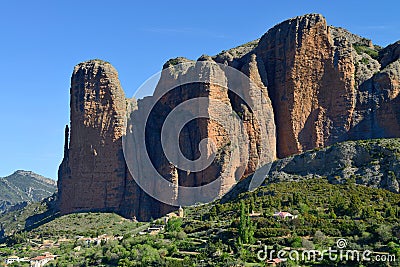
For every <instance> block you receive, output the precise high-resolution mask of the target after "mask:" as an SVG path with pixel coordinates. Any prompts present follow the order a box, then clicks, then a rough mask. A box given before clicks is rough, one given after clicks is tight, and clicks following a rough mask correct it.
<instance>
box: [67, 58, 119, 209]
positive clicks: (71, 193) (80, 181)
mask: <svg viewBox="0 0 400 267" xmlns="http://www.w3.org/2000/svg"><path fill="white" fill-rule="evenodd" d="M125 114H126V100H125V95H124V92H123V90H122V88H121V86H120V83H119V80H118V74H117V71H116V70H115V69H114V68H113V67H112V66H111V65H110V64H109V63H106V62H103V61H98V60H94V61H88V62H84V63H81V64H79V65H77V66H76V67H75V69H74V72H73V74H72V78H71V134H70V141H69V147H68V148H66V152H65V154H66V155H65V157H64V161H63V163H62V165H61V167H60V177H59V190H60V191H61V198H60V210H61V212H62V213H68V212H73V211H87V210H100V211H107V210H118V209H119V206H120V203H121V201H122V198H123V196H124V183H125V171H126V170H125V161H124V157H123V151H122V143H121V138H122V135H123V133H124V118H125Z"/></svg>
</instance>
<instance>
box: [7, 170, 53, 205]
mask: <svg viewBox="0 0 400 267" xmlns="http://www.w3.org/2000/svg"><path fill="white" fill-rule="evenodd" d="M56 191H57V182H56V181H54V180H52V179H49V178H46V177H44V176H41V175H39V174H36V173H34V172H31V171H23V170H18V171H16V172H14V173H13V174H11V175H9V176H7V177H3V178H0V212H1V213H3V212H6V211H8V210H10V209H11V210H13V209H15V208H17V209H18V207H23V206H26V205H27V203H29V202H38V201H41V200H42V199H44V198H46V197H49V196H51V195H53V194H54V193H55V192H56Z"/></svg>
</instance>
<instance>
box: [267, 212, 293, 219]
mask: <svg viewBox="0 0 400 267" xmlns="http://www.w3.org/2000/svg"><path fill="white" fill-rule="evenodd" d="M272 216H274V217H276V218H281V219H290V220H293V219H296V218H297V215H293V214H291V213H290V212H286V211H279V212H275V213H274V215H272Z"/></svg>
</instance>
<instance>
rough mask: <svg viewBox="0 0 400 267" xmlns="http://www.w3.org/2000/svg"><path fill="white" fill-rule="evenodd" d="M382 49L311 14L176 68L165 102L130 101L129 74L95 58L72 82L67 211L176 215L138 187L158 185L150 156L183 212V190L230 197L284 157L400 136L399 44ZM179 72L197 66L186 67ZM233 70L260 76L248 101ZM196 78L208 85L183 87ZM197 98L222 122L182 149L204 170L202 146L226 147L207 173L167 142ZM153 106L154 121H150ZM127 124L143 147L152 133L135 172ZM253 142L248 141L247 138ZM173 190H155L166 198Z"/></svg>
mask: <svg viewBox="0 0 400 267" xmlns="http://www.w3.org/2000/svg"><path fill="white" fill-rule="evenodd" d="M379 50H380V48H378V47H376V46H374V45H373V44H372V42H371V41H370V40H368V39H365V38H362V37H360V36H357V35H355V34H352V33H350V32H348V31H347V30H345V29H342V28H335V27H331V26H328V25H327V22H326V20H325V18H324V17H323V16H321V15H318V14H310V15H305V16H301V17H296V18H293V19H290V20H287V21H285V22H282V23H281V24H278V25H277V26H275V27H273V28H272V29H270V30H269V31H268V32H267V33H266V34H265V35H264V36H262V37H261V39H258V40H255V41H252V42H249V43H247V44H244V45H241V46H238V47H236V48H233V49H230V50H227V51H223V52H221V53H220V54H218V55H216V56H207V55H203V56H201V57H200V58H199V59H198V60H197V61H191V60H188V59H186V58H182V57H180V58H175V59H171V60H169V61H168V62H166V63H165V64H164V66H163V69H164V71H163V73H162V76H161V79H160V81H159V83H158V85H157V89H156V91H155V94H154V95H153V96H151V97H146V98H144V99H141V100H138V101H136V100H127V99H126V98H125V96H124V93H123V91H122V88H121V86H120V84H119V81H118V75H117V72H116V70H115V69H114V68H113V67H112V66H111V65H110V64H109V63H106V62H103V61H99V60H93V61H88V62H84V63H81V64H79V65H78V66H76V68H75V70H74V73H73V75H72V79H71V82H72V84H71V123H70V126H71V130H70V131H69V129H67V130H66V144H65V153H64V159H63V162H62V164H61V166H60V170H59V185H58V187H59V195H60V208H61V212H62V213H68V212H74V211H85V210H101V211H116V212H118V213H120V214H122V215H124V216H126V217H133V216H136V217H137V218H139V219H143V220H146V219H149V218H150V217H153V218H155V217H159V216H161V215H163V214H165V213H167V212H169V211H171V210H173V209H175V208H176V207H173V206H171V205H167V204H163V203H161V202H160V201H158V200H156V199H154V198H152V197H150V196H149V194H148V193H149V192H148V191H146V192H147V193H146V192H145V191H144V190H143V189H142V188H141V187H139V186H138V185H137V180H135V179H134V177H135V178H137V177H139V178H140V179H145V180H146V177H147V175H148V173H150V170H148V169H146V167H145V166H144V164H143V160H144V158H143V153H142V151H144V150H146V153H148V154H149V158H150V161H151V163H152V165H153V166H154V168H155V170H156V172H157V173H154V174H155V175H158V174H160V175H161V176H162V177H163V179H166V180H168V181H170V182H171V183H172V184H173V186H172V187H173V189H171V190H170V191H168V194H169V195H168V198H169V199H170V202H168V203H176V201H177V200H178V199H180V198H181V197H183V196H184V195H185V192H182V191H180V189H178V187H177V186H178V185H180V186H185V187H196V186H201V185H205V184H209V183H211V182H213V181H214V180H215V179H217V177H219V176H220V175H221V174H224V175H225V176H224V177H223V178H222V180H221V184H220V185H219V187H218V188H217V189H218V195H219V196H222V195H223V194H224V193H225V192H227V191H228V190H229V189H230V188H231V187H232V185H233V184H235V183H236V181H237V180H239V179H243V178H244V177H246V176H247V175H249V174H251V173H253V172H254V171H255V170H256V169H257V168H258V167H259V166H260V164H264V163H268V162H270V161H272V160H274V159H275V158H276V157H278V158H283V157H287V156H291V155H294V154H298V153H301V152H304V151H306V150H310V149H314V148H322V147H326V146H329V145H332V144H335V143H337V142H341V141H345V140H358V139H370V138H381V137H399V136H400V110H399V109H398V108H397V107H398V105H399V104H400V103H398V102H399V101H400V100H399V96H398V94H399V79H400V60H399V51H400V50H399V42H397V43H395V44H393V45H390V46H388V47H387V48H384V49H382V50H380V51H379ZM215 62H216V63H220V64H222V65H220V66H218V65H216V64H214V63H215ZM179 63H185V64H184V65H179V66H177V64H179ZM210 63H212V64H210ZM224 66H230V67H232V68H234V69H236V70H238V71H240V72H241V73H243V74H244V75H246V76H247V77H248V78H249V79H247V80H239V84H240V86H239V87H240V90H239V91H240V94H242V95H243V96H244V98H243V97H239V95H238V94H236V93H233V92H232V90H228V89H227V88H230V87H232V86H233V84H232V79H230V78H229V77H228V75H227V70H226V68H227V67H224ZM196 68H199V69H201V75H199V72H196V71H194V70H196ZM196 75H197V76H196ZM237 76H240V75H237ZM188 77H191V78H193V79H203V80H202V83H188V84H183V85H178V86H174V84H176V83H177V82H178V83H179V82H180V81H182V80H185V79H187V78H188ZM215 80H218V82H217V83H215ZM233 80H235V79H233ZM236 82H238V81H236ZM168 86H172V88H171V90H169V91H168V92H167V93H165V92H163V91H162V90H161V89H160V88H162V87H168ZM158 98H159V99H158ZM193 98H205V99H207V101H208V103H206V104H205V105H202V107H200V106H199V105H196V104H193V105H192V106H191V107H190V109H189V110H187V111H188V113H193V114H194V113H195V112H198V111H201V110H202V111H204V112H205V113H206V114H207V115H210V116H211V115H212V116H214V119H213V118H201V119H197V120H193V121H190V122H189V123H187V124H186V125H185V126H184V127H183V128H182V132H181V134H180V136H179V144H178V145H179V148H180V150H181V151H182V154H183V155H184V156H185V157H186V158H187V159H191V160H195V159H197V158H199V157H200V156H201V154H202V153H200V150H199V144H200V143H201V142H200V141H201V140H203V139H206V140H208V141H209V142H210V143H213V144H214V145H211V144H210V143H207V144H206V146H205V148H204V151H203V152H204V153H205V155H207V156H208V157H210V156H211V155H215V156H216V158H215V159H214V161H212V164H211V165H210V166H209V167H208V168H206V169H204V170H202V171H195V172H191V171H187V170H184V169H180V168H179V166H177V165H178V164H176V163H173V162H171V160H170V159H168V157H167V156H166V155H165V153H164V152H165V151H164V150H163V147H162V144H161V128H162V126H163V122H164V121H165V119H166V118H167V116H168V115H169V114H170V113H171V112H172V111H173V110H174V109H176V108H177V107H178V106H180V104H181V103H184V102H186V101H188V100H190V99H193ZM217 102H218V103H223V104H224V108H219V106H218V105H216V104H215V103H217ZM249 103H251V104H249ZM153 105H154V107H153ZM250 106H252V108H250ZM149 108H152V110H151V112H150V117H149V118H148V119H147V120H146V121H144V119H145V118H146V116H145V114H146V112H147V111H149V110H148V109H149ZM127 114H130V115H129V121H130V123H131V125H130V127H131V128H128V129H129V131H132V134H133V136H134V140H139V137H142V136H138V135H137V134H135V132H134V131H135V130H134V129H135V127H139V126H143V127H145V129H146V136H145V138H146V147H145V148H141V147H140V148H137V149H136V150H134V151H133V152H132V153H133V155H134V160H135V165H134V167H133V169H130V168H128V166H127V164H126V158H124V155H123V151H122V137H123V135H124V133H125V130H126V129H125V126H124V119H125V117H126V115H127ZM232 114H233V115H234V116H233V117H235V116H237V117H238V118H239V119H240V121H241V123H240V124H237V122H236V121H235V120H234V119H233V117H232V116H231V115H232ZM212 116H211V117H212ZM229 116H231V117H229ZM218 120H219V121H221V120H223V122H224V123H223V124H221V123H220V122H219V121H218ZM230 132H235V133H236V135H235V134H234V135H230ZM69 133H70V137H69ZM242 134H243V135H244V136H246V137H247V138H248V140H249V142H248V143H247V142H246V141H245V140H244V139H241V136H242ZM135 138H136V139H135ZM237 146H238V147H245V148H246V152H242V153H239V154H235V153H236V152H235V148H236V147H237ZM142 149H144V150H142ZM245 158H246V159H248V160H244V159H245ZM131 172H133V173H134V175H133V176H132V175H131ZM145 182H146V183H149V184H151V183H152V182H150V180H149V181H147V180H146V181H145ZM394 188H395V187H394ZM161 189H162V188H158V189H157V185H154V190H155V191H157V190H158V191H162V190H161ZM390 190H392V189H390ZM158 191H157V192H158ZM392 191H393V190H392ZM201 194H204V195H207V194H210V192H203V193H201ZM190 197H193V198H196V196H195V195H193V196H190Z"/></svg>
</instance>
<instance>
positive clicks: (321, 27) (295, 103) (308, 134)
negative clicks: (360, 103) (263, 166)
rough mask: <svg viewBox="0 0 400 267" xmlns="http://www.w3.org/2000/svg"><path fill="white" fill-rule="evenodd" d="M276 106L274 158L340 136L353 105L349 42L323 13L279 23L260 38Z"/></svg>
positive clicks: (269, 87)
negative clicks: (335, 34)
mask: <svg viewBox="0 0 400 267" xmlns="http://www.w3.org/2000/svg"><path fill="white" fill-rule="evenodd" d="M256 53H257V54H258V55H259V57H260V58H261V60H262V61H263V64H264V66H265V67H264V68H265V69H266V70H267V77H268V91H269V94H270V97H271V100H272V105H273V107H274V111H275V122H276V127H277V151H278V157H286V156H289V155H292V154H297V153H299V152H302V151H305V150H308V149H312V148H314V147H323V146H326V145H329V144H331V143H334V142H337V141H340V140H341V139H342V138H341V137H342V135H343V134H344V133H346V132H347V131H348V130H349V128H350V123H351V117H352V113H353V110H354V102H355V88H354V64H353V58H352V57H351V43H350V42H349V41H348V40H347V39H346V38H345V37H344V36H338V37H336V38H333V37H332V35H331V33H330V30H329V28H328V27H327V24H326V21H325V19H324V18H323V17H322V16H321V15H307V16H303V17H297V18H294V19H292V20H289V21H286V22H283V23H281V24H279V25H277V26H275V27H274V28H272V29H271V30H269V31H268V32H267V33H266V34H265V35H264V36H263V37H262V38H261V40H260V42H259V44H258V47H257V48H256Z"/></svg>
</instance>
